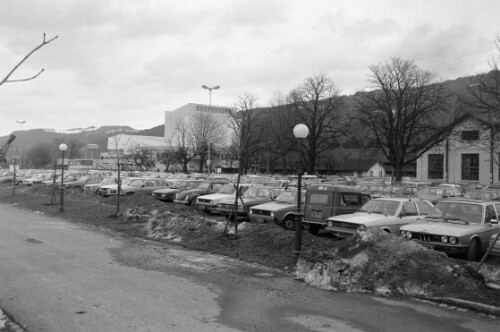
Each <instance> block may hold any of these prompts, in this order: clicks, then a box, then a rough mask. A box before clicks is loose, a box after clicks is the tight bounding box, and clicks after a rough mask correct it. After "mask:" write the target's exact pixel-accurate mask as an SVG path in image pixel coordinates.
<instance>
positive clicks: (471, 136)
mask: <svg viewBox="0 0 500 332" xmlns="http://www.w3.org/2000/svg"><path fill="white" fill-rule="evenodd" d="M477 140H479V130H464V131H462V141H477Z"/></svg>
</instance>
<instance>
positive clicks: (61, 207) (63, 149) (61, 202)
mask: <svg viewBox="0 0 500 332" xmlns="http://www.w3.org/2000/svg"><path fill="white" fill-rule="evenodd" d="M59 150H60V151H61V153H62V159H61V187H60V188H59V193H60V195H61V196H60V199H59V212H64V154H65V152H66V150H68V146H67V145H66V144H64V143H62V144H61V145H59Z"/></svg>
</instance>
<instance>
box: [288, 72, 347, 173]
mask: <svg viewBox="0 0 500 332" xmlns="http://www.w3.org/2000/svg"><path fill="white" fill-rule="evenodd" d="M339 93H340V91H339V90H338V89H337V88H336V87H335V84H334V83H333V81H332V80H331V79H330V78H329V77H328V76H327V75H326V74H323V73H320V74H317V75H314V76H312V77H309V78H306V80H305V81H304V83H302V84H301V85H300V86H299V87H297V88H296V89H294V90H293V91H292V92H290V100H291V102H292V103H293V107H294V111H295V119H296V120H297V121H298V122H301V123H303V124H305V125H306V126H307V127H308V128H309V135H308V136H307V138H306V139H305V140H304V141H305V143H306V144H305V146H304V148H303V149H302V151H303V152H304V156H299V158H300V159H302V158H304V157H305V158H304V159H305V161H306V165H307V167H306V168H307V170H308V172H310V173H314V170H315V166H316V160H317V159H318V157H319V156H321V155H322V154H323V153H324V152H326V151H327V150H329V149H331V148H332V145H334V144H336V139H338V138H339V137H341V136H342V135H343V129H342V128H343V126H342V124H343V119H342V114H341V111H340V108H341V105H342V99H341V97H340V95H339ZM298 122H297V123H298ZM295 124H296V123H295ZM295 124H294V125H295ZM292 128H293V126H292Z"/></svg>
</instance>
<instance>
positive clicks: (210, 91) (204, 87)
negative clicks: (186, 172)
mask: <svg viewBox="0 0 500 332" xmlns="http://www.w3.org/2000/svg"><path fill="white" fill-rule="evenodd" d="M201 87H202V88H203V89H206V90H208V92H209V95H210V99H209V105H210V106H212V90H217V89H218V88H220V86H219V85H216V86H214V87H208V86H206V85H202V86H201ZM210 145H212V142H211V140H210V141H209V142H208V158H207V173H208V175H210V164H211V163H212V160H210Z"/></svg>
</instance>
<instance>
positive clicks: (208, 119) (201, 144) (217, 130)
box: [188, 112, 227, 172]
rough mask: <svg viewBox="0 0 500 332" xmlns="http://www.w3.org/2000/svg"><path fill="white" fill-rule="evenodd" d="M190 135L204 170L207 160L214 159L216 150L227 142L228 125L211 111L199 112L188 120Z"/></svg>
mask: <svg viewBox="0 0 500 332" xmlns="http://www.w3.org/2000/svg"><path fill="white" fill-rule="evenodd" d="M188 135H189V137H191V141H192V142H193V148H194V149H195V150H196V151H197V156H198V157H199V159H200V164H199V171H200V172H203V165H204V164H205V162H206V160H207V159H209V158H211V159H213V157H212V156H213V155H214V154H215V153H216V151H218V150H220V149H221V148H222V147H223V146H225V145H226V144H227V142H226V137H227V127H226V126H225V125H224V123H222V122H221V121H219V120H218V119H217V118H215V117H214V116H213V115H212V114H210V113H204V112H197V113H196V114H195V115H194V116H192V117H191V118H190V119H189V122H188ZM209 153H210V154H211V156H209Z"/></svg>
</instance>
